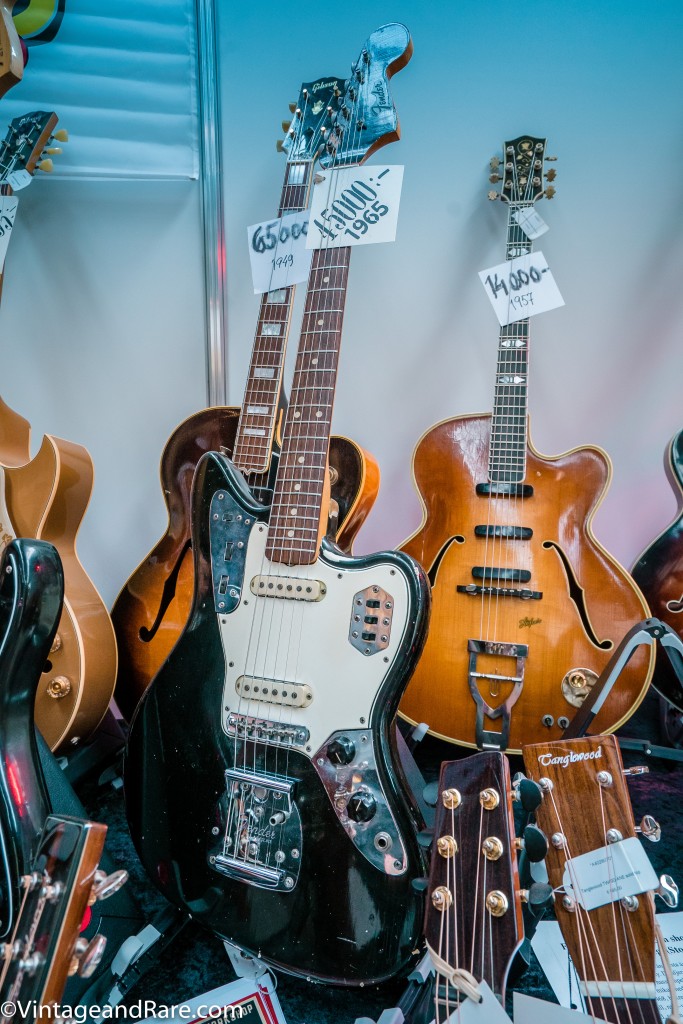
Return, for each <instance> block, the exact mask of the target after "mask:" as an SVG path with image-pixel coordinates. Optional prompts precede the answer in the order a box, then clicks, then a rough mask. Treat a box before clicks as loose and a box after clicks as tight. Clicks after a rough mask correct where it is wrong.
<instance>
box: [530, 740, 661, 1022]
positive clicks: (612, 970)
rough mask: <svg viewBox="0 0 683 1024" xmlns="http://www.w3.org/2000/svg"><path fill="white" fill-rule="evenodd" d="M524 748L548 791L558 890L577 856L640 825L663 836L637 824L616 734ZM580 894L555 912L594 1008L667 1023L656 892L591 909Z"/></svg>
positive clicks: (560, 901) (646, 827)
mask: <svg viewBox="0 0 683 1024" xmlns="http://www.w3.org/2000/svg"><path fill="white" fill-rule="evenodd" d="M523 753H524V764H525V767H526V771H527V775H528V776H529V778H530V779H533V780H534V781H535V782H537V783H539V785H540V786H541V788H542V789H543V791H544V793H545V798H544V800H543V802H542V803H541V804H540V806H539V807H538V809H537V811H536V820H537V822H538V824H539V826H540V827H541V828H542V829H543V830H544V832H545V833H546V834H547V836H548V839H549V849H548V854H547V858H546V865H547V870H548V881H549V882H550V884H551V885H552V887H553V889H555V890H557V889H558V888H561V887H562V885H563V876H564V872H565V867H566V864H567V860H568V859H569V858H575V857H578V856H579V855H581V854H585V853H590V852H592V851H595V850H599V849H600V848H602V847H606V846H608V845H609V844H610V843H612V842H618V841H620V839H629V838H633V837H635V836H636V831H641V832H643V833H644V835H645V837H646V838H650V839H656V838H658V828H655V827H654V826H656V822H655V823H654V825H653V819H651V818H649V817H648V818H645V819H643V824H642V826H641V828H639V829H638V830H637V829H636V825H635V822H634V820H633V811H632V809H631V802H630V799H629V795H628V792H627V790H626V783H625V781H624V767H623V764H622V760H621V754H620V751H619V747H618V744H617V741H616V740H615V738H614V736H587V737H583V738H580V739H572V740H556V741H553V742H548V743H536V744H533V745H531V746H527V747H525V748H524V751H523ZM648 833H649V835H648ZM664 878H665V879H667V883H671V880H670V879H668V876H664ZM671 884H672V885H673V883H671ZM674 888H675V886H674ZM666 895H668V894H665V898H666ZM575 896H576V894H575V893H574V894H573V895H570V894H567V893H564V895H563V894H562V893H560V894H558V895H557V897H556V899H555V913H556V916H557V920H558V922H559V925H560V928H561V929H562V934H563V936H564V939H565V942H566V943H567V948H568V951H569V955H570V956H571V958H572V960H573V962H574V966H575V968H576V970H577V973H578V975H579V979H580V982H581V988H582V994H583V995H584V997H585V998H586V1005H587V1009H588V1011H589V1012H592V1013H593V1014H594V1015H595V1016H596V1017H598V1018H600V1019H604V1020H606V1021H613V1022H615V1024H622V1022H630V1021H638V1022H639V1024H660V1016H659V1012H658V1010H657V1004H656V1002H655V936H654V907H653V904H654V900H653V896H652V894H651V893H650V892H645V893H641V894H639V895H635V896H629V897H625V898H624V899H621V900H617V901H616V902H611V903H606V904H605V905H603V906H599V907H595V908H594V909H592V910H585V909H584V908H583V906H582V905H581V902H580V900H579V899H577V898H575Z"/></svg>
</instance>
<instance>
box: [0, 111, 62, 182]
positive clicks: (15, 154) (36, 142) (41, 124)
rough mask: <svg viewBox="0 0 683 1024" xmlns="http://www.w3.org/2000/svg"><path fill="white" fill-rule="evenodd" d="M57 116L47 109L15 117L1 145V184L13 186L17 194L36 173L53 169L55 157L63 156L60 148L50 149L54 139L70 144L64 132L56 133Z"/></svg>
mask: <svg viewBox="0 0 683 1024" xmlns="http://www.w3.org/2000/svg"><path fill="white" fill-rule="evenodd" d="M57 120H58V118H57V115H56V114H55V113H53V112H50V111H46V110H34V111H32V112H31V113H29V114H22V116H21V117H15V118H14V120H13V121H12V122H11V123H10V126H9V128H8V129H7V134H6V135H5V138H4V139H3V141H2V143H0V183H1V184H3V185H4V184H5V183H9V184H10V185H11V186H12V187H13V189H14V190H15V191H17V190H18V189H19V188H23V186H24V185H26V184H28V182H29V181H30V178H31V177H33V175H34V174H35V173H36V170H41V171H46V172H47V173H49V172H50V171H51V170H52V159H51V157H52V156H53V155H57V154H59V153H61V149H60V148H59V147H49V145H48V143H50V142H51V141H53V140H56V141H59V142H66V141H67V139H68V135H67V133H66V132H65V131H64V129H60V130H58V131H55V129H56V127H57Z"/></svg>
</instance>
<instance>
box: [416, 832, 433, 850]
mask: <svg viewBox="0 0 683 1024" xmlns="http://www.w3.org/2000/svg"><path fill="white" fill-rule="evenodd" d="M417 841H418V844H419V845H420V846H422V847H423V848H424V849H425V850H428V849H429V847H430V846H431V845H432V843H433V842H434V831H433V829H429V828H426V829H424V830H423V831H422V832H418V833H417Z"/></svg>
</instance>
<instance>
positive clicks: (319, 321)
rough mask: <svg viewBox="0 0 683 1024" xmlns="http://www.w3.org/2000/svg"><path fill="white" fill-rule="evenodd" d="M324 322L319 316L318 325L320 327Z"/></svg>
mask: <svg viewBox="0 0 683 1024" xmlns="http://www.w3.org/2000/svg"><path fill="white" fill-rule="evenodd" d="M324 323H325V321H324V320H323V319H322V318H321V319H320V320H318V327H322V325H323V324H324Z"/></svg>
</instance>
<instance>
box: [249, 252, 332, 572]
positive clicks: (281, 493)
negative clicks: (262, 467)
mask: <svg viewBox="0 0 683 1024" xmlns="http://www.w3.org/2000/svg"><path fill="white" fill-rule="evenodd" d="M350 254H351V250H350V249H349V248H348V247H344V248H339V249H317V250H316V251H315V253H314V254H313V262H312V265H311V272H310V275H309V279H308V291H307V293H306V305H305V308H304V316H303V321H302V326H301V339H300V342H299V351H298V353H297V359H296V367H295V370H294V383H293V387H292V392H291V396H290V403H289V408H288V409H287V420H286V423H285V431H284V440H283V445H282V452H281V454H280V464H279V467H278V474H277V481H276V484H275V494H274V498H273V506H272V512H271V518H270V527H269V529H268V546H267V549H266V554H267V556H268V558H270V559H271V560H272V561H274V562H284V563H286V564H287V565H310V564H312V563H313V562H314V561H315V560H316V558H317V557H318V548H319V544H320V536H319V535H320V518H321V511H322V504H323V496H324V493H325V486H326V480H327V457H328V449H329V443H330V430H331V425H332V408H333V405H334V392H335V386H336V382H337V366H338V363H339V350H340V347H341V335H342V324H343V320H344V305H345V302H346V285H347V280H348V273H349V259H350Z"/></svg>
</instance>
